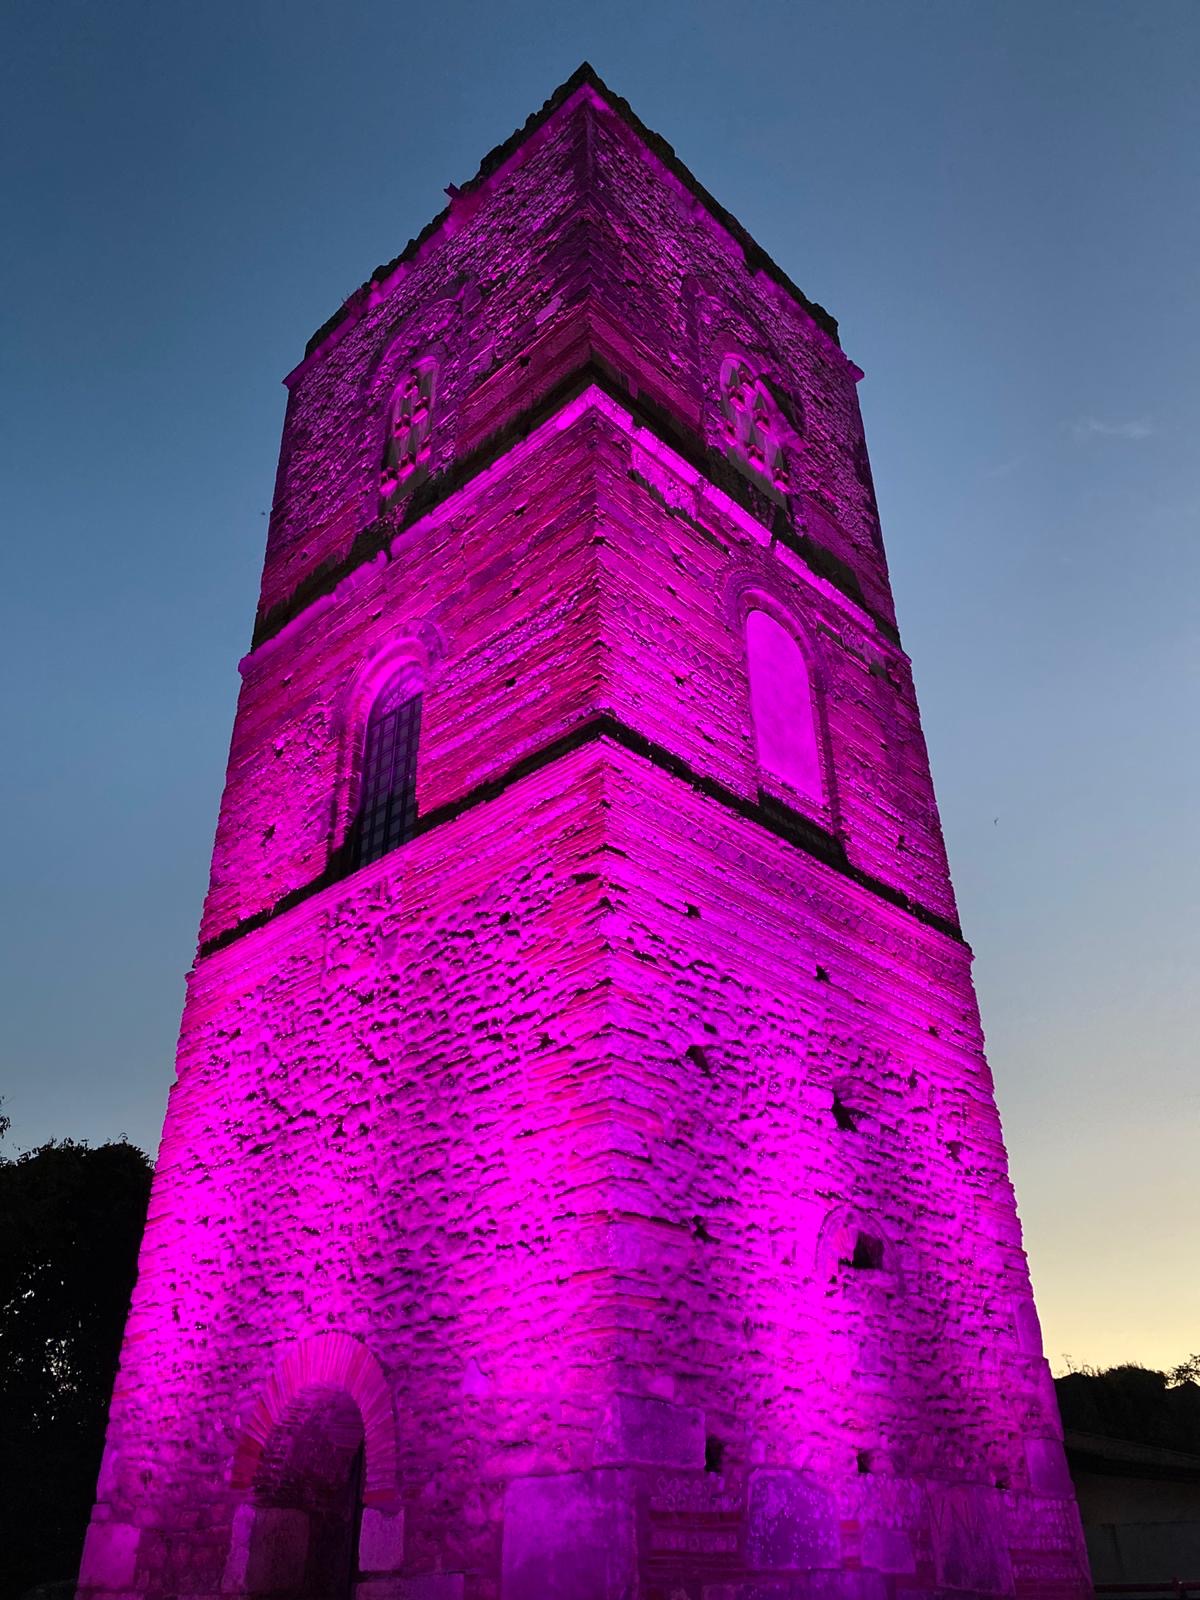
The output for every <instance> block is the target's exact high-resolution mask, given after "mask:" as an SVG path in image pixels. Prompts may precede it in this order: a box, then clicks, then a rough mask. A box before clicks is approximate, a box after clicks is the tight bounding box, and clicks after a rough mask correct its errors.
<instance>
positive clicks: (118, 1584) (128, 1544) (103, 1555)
mask: <svg viewBox="0 0 1200 1600" xmlns="http://www.w3.org/2000/svg"><path fill="white" fill-rule="evenodd" d="M140 1539H141V1529H140V1528H135V1527H134V1526H133V1524H132V1523H129V1522H93V1523H91V1524H90V1525H89V1527H88V1531H87V1537H86V1539H85V1540H84V1544H83V1560H82V1561H81V1562H80V1566H79V1583H80V1587H81V1588H84V1587H86V1588H89V1589H131V1588H132V1587H133V1580H134V1573H135V1572H136V1570H137V1553H138V1543H139V1541H140Z"/></svg>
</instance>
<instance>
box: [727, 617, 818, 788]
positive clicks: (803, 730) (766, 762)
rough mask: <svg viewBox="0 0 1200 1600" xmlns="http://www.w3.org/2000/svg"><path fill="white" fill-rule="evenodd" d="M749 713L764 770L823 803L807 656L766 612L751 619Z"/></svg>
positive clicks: (748, 630) (748, 639)
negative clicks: (805, 656) (752, 720)
mask: <svg viewBox="0 0 1200 1600" xmlns="http://www.w3.org/2000/svg"><path fill="white" fill-rule="evenodd" d="M746 655H747V658H748V661H749V668H750V711H751V715H752V717H753V719H754V738H755V743H756V746H757V749H758V764H759V767H760V768H761V770H762V772H763V773H764V774H765V775H766V776H767V777H769V778H774V779H776V780H778V781H779V782H780V783H782V784H783V785H784V786H785V787H786V788H788V789H791V790H793V791H795V792H796V793H797V794H800V795H802V796H804V798H805V799H808V800H814V801H816V802H818V803H820V802H821V801H822V800H823V799H824V789H823V785H822V781H821V749H820V738H819V735H818V728H817V715H816V708H815V706H814V704H813V692H812V684H811V683H810V681H809V672H808V663H807V662H806V661H805V659H804V652H803V651H802V650H801V649H800V646H799V645H798V644H797V643H796V641H795V639H793V637H792V635H791V634H790V633H789V632H788V631H787V629H786V628H784V627H782V626H781V625H780V624H779V623H778V622H776V621H775V618H774V617H771V616H768V615H767V613H766V612H765V611H751V613H750V615H749V616H748V617H747V618H746Z"/></svg>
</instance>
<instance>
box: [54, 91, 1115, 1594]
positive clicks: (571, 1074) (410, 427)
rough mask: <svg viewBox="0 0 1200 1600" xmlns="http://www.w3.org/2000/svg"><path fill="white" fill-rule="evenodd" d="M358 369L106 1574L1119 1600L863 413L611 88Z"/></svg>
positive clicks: (230, 887) (186, 1093)
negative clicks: (1033, 1249) (1001, 1112)
mask: <svg viewBox="0 0 1200 1600" xmlns="http://www.w3.org/2000/svg"><path fill="white" fill-rule="evenodd" d="M450 192H451V194H452V199H451V201H450V204H449V206H448V207H447V208H446V210H445V211H443V212H442V214H441V215H440V216H439V217H438V218H436V220H435V221H434V222H432V223H431V224H430V225H429V226H428V227H427V228H426V229H425V230H424V231H423V232H422V233H421V234H420V236H419V237H418V238H417V239H415V240H414V241H413V242H412V243H411V244H410V245H409V246H408V247H407V249H406V250H405V251H404V252H403V254H401V255H400V256H399V257H397V259H396V260H395V261H393V262H391V263H390V264H389V265H388V266H386V267H381V268H380V269H379V270H378V271H377V272H376V273H375V274H374V276H373V277H372V278H371V280H370V281H369V282H368V283H367V284H366V285H364V287H363V288H362V289H361V290H359V291H358V292H357V293H356V294H355V295H354V296H352V298H351V299H350V300H349V301H347V303H346V304H345V305H344V306H343V307H342V308H341V310H340V311H339V312H338V313H337V315H336V316H334V317H333V318H332V319H331V320H330V321H329V322H328V323H327V324H326V325H325V326H324V327H323V328H322V329H321V330H320V331H319V333H318V334H317V335H316V336H315V338H314V339H313V340H312V341H311V342H310V344H309V347H308V350H307V352H306V354H305V357H304V359H303V361H302V362H301V363H300V365H299V366H298V367H297V368H296V370H295V371H294V372H293V373H292V374H291V376H290V377H289V378H288V380H287V386H288V407H287V418H286V422H285V426H284V436H283V450H282V455H281V459H280V465H279V476H278V486H277V493H276V497H275V504H274V510H273V513H272V518H271V524H270V535H269V540H268V545H267V554H266V562H265V566H264V571H263V579H262V593H261V599H260V603H259V609H258V615H257V621H256V625H255V629H254V637H253V642H252V645H251V648H250V651H249V654H248V655H247V656H246V658H245V660H244V661H243V662H242V664H241V672H242V690H241V697H240V701H239V705H238V712H237V721H236V725H235V728H234V733H233V744H232V752H231V755H230V761H229V771H228V779H227V783H226V788H225V795H224V800H223V803H222V806H221V814H220V822H219V825H218V829H217V838H216V847H215V850H214V855H213V868H212V882H211V888H210V890H209V894H208V899H207V903H206V906H205V910H204V918H203V926H202V929H201V939H200V947H199V953H198V958H197V961H196V964H195V968H194V970H193V972H192V974H191V978H190V984H189V991H188V999H187V1006H186V1010H185V1014H184V1019H183V1028H182V1033H181V1038H180V1045H179V1058H178V1076H177V1081H176V1082H175V1085H174V1087H173V1089H172V1092H171V1098H170V1106H169V1110H168V1113H167V1119H166V1127H165V1132H164V1135H163V1142H162V1149H161V1154H160V1158H159V1166H158V1172H157V1177H156V1181H155V1188H154V1198H153V1201H152V1204H151V1210H150V1219H149V1224H148V1227H147V1231H146V1237H145V1243H144V1246H143V1250H142V1258H141V1268H140V1275H139V1279H138V1285H137V1290H136V1293H135V1295H134V1300H133V1306H132V1309H131V1312H130V1316H129V1324H128V1330H127V1334H126V1340H125V1347H124V1355H123V1359H122V1365H121V1372H120V1376H119V1379H118V1381H117V1386H116V1392H115V1394H114V1397H113V1404H112V1412H111V1421H110V1425H109V1434H108V1446H107V1451H106V1455H105V1460H104V1466H103V1470H102V1472H101V1477H100V1483H99V1489H98V1502H97V1506H96V1510H95V1514H94V1519H93V1523H92V1526H91V1528H90V1531H89V1535H88V1542H87V1547H86V1552H85V1556H84V1562H83V1569H82V1574H81V1580H80V1581H81V1589H82V1592H83V1594H85V1595H87V1596H96V1597H97V1600H99V1597H101V1596H104V1597H106V1600H111V1597H113V1596H116V1595H120V1596H122V1597H124V1600H128V1597H129V1596H131V1595H145V1596H152V1597H166V1596H192V1597H201V1596H203V1597H212V1600H215V1597H217V1596H218V1595H232V1596H241V1595H254V1596H257V1595H263V1596H266V1595H270V1596H273V1597H280V1600H287V1597H296V1600H328V1597H331V1596H335V1595H337V1596H350V1595H352V1594H355V1595H357V1597H358V1600H617V1597H622V1600H634V1597H639V1600H785V1597H792V1596H814V1597H820V1600H885V1597H888V1600H894V1597H895V1596H896V1595H899V1594H901V1593H902V1592H909V1591H911V1592H912V1594H913V1595H914V1596H929V1595H933V1594H934V1593H937V1594H938V1595H946V1594H949V1593H951V1592H953V1593H956V1594H964V1595H972V1594H978V1595H1011V1594H1016V1595H1029V1596H1034V1595H1037V1596H1055V1597H1060V1600H1068V1597H1072V1596H1077V1595H1083V1594H1084V1593H1086V1592H1087V1579H1086V1570H1085V1566H1084V1561H1083V1557H1082V1553H1081V1551H1082V1546H1081V1540H1080V1535H1079V1528H1078V1522H1077V1518H1076V1512H1075V1506H1074V1502H1073V1499H1072V1495H1071V1486H1070V1482H1069V1480H1068V1478H1067V1475H1066V1470H1065V1465H1064V1459H1063V1453H1062V1448H1061V1444H1060V1435H1059V1424H1058V1419H1057V1413H1056V1408H1055V1401H1054V1394H1053V1389H1052V1386H1051V1382H1050V1376H1049V1372H1048V1368H1047V1365H1046V1362H1045V1361H1044V1360H1043V1358H1042V1352H1041V1345H1040V1338H1039V1333H1038V1324H1037V1317H1036V1314H1035V1311H1034V1307H1033V1303H1032V1300H1031V1298H1030V1289H1029V1279H1028V1274H1027V1270H1026V1263H1025V1258H1024V1255H1023V1253H1022V1250H1021V1240H1020V1229H1019V1225H1018V1221H1017V1216H1016V1211H1015V1208H1014V1202H1013V1195H1012V1190H1011V1188H1010V1185H1009V1181H1008V1177H1007V1172H1006V1161H1005V1152H1004V1147H1003V1144H1002V1142H1001V1135H1000V1126H999V1122H998V1120H997V1114H996V1108H995V1104H994V1101H993V1096H992V1085H991V1080H990V1078H989V1075H988V1069H987V1066H986V1063H985V1060H984V1055H983V1043H982V1038H981V1034H980V1028H979V1020H978V1016H977V1012H976V1005H975V998H974V994H973V991H972V984H971V971H970V952H969V950H968V948H967V946H966V945H965V943H964V942H963V938H962V935H961V933H960V931H959V927H958V922H957V919H956V915H955V907H954V899H953V895H952V892H951V887H950V879H949V875H948V872H947V867H946V860H945V856H944V853H943V846H942V838H941V833H940V830H939V826H938V817H937V811H936V808H935V804H934V798H933V790H932V788H931V785H930V776H929V769H928V765H927V760H926V754H925V747H924V744H923V741H922V737H921V727H920V721H919V718H918V713H917V705H916V700H915V697H914V693H913V685H912V679H911V676H910V671H909V663H908V659H907V657H906V656H905V654H904V652H903V650H902V649H901V647H900V643H899V637H898V634H897V631H896V624H895V617H894V613H893V609H892V598H891V593H890V590H889V585H888V576H887V568H886V563H885V559H884V553H883V547H882V544H881V542H880V535H879V525H878V521H877V517H876V507H875V499H874V495H873V492H872V487H871V474H870V469H869V466H868V462H867V454H866V449H865V446H864V442H863V431H862V424H861V421H860V417H859V410H858V405H857V400H856V389H855V386H856V382H857V380H858V379H859V377H860V376H861V374H860V372H859V371H858V369H857V368H856V367H855V366H854V365H853V363H852V362H851V361H849V360H848V359H847V357H846V356H845V355H844V354H843V352H842V349H841V346H840V344H839V342H838V337H837V327H836V324H835V323H834V321H833V319H832V318H831V317H830V316H829V315H828V314H827V313H826V312H825V311H823V310H822V309H821V307H819V306H817V305H814V304H812V303H811V302H810V301H808V300H807V299H806V298H805V297H804V295H802V294H801V293H800V291H799V290H798V289H797V288H796V287H795V285H794V284H793V283H792V282H791V281H790V279H789V278H788V277H786V276H785V274H784V273H783V272H782V271H781V270H780V269H779V268H778V267H777V266H776V265H775V264H774V263H773V262H772V261H771V260H770V259H769V258H768V257H767V256H766V255H765V254H764V253H763V252H762V250H760V249H759V248H758V246H757V245H756V244H755V243H754V241H753V240H752V239H751V238H749V237H748V235H747V234H746V233H745V232H744V230H743V229H742V228H741V227H740V226H739V224H738V223H737V222H736V221H735V220H734V218H733V217H731V216H730V215H729V213H728V212H726V211H725V210H723V209H722V207H721V206H720V205H719V204H718V203H717V202H716V201H715V200H714V199H713V198H712V196H711V195H709V194H708V193H707V192H706V191H705V190H704V189H703V188H702V187H701V186H700V185H699V184H698V183H697V181H696V180H695V178H693V176H692V175H691V173H689V172H688V171H687V169H686V168H685V167H683V166H682V164H681V163H680V162H679V161H678V159H677V158H676V157H675V155H674V153H673V151H672V150H671V149H670V147H669V146H667V145H666V144H665V143H663V141H662V140H661V139H659V138H657V137H656V136H655V135H653V134H652V133H650V132H649V131H648V130H647V129H646V128H644V127H643V126H642V124H641V123H640V122H639V121H638V119H637V118H636V116H634V114H633V113H632V111H631V110H630V108H629V107H628V106H627V105H626V104H624V103H623V102H622V101H621V100H620V99H619V98H617V97H616V96H615V95H614V94H612V93H611V91H610V90H608V89H607V88H606V87H605V85H604V84H603V83H601V82H600V81H599V80H598V79H597V78H596V76H595V74H594V73H592V72H591V71H590V69H588V68H586V67H585V68H583V69H581V70H580V71H579V72H578V73H576V75H575V76H574V77H573V78H572V79H571V80H570V81H569V82H568V83H566V84H564V85H563V87H562V88H561V89H560V90H559V91H558V92H557V93H556V94H555V95H554V96H553V98H552V99H551V100H550V101H549V102H548V103H547V104H546V106H544V107H543V109H542V110H541V111H540V112H538V113H537V114H536V115H535V116H534V117H532V118H531V119H530V121H529V122H528V123H527V124H526V126H525V127H524V128H523V129H522V130H521V131H520V132H519V133H517V134H516V135H514V137H512V138H511V139H510V140H509V141H508V142H507V143H506V144H504V145H501V146H500V147H499V148H498V149H496V150H495V151H493V152H492V154H491V155H489V156H488V157H487V158H486V159H485V161H484V163H483V165H482V167H481V169H480V171H479V173H478V175H477V176H476V177H475V178H474V179H472V181H471V182H470V183H468V184H466V185H465V186H464V187H463V188H462V189H458V190H451V191H450Z"/></svg>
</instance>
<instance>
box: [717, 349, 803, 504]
mask: <svg viewBox="0 0 1200 1600" xmlns="http://www.w3.org/2000/svg"><path fill="white" fill-rule="evenodd" d="M721 411H722V415H723V418H724V425H725V434H726V437H727V439H728V441H729V444H730V446H731V448H732V449H733V451H734V453H735V454H736V455H738V456H740V457H741V459H742V461H743V462H744V464H745V465H746V466H748V467H749V468H750V469H751V470H752V471H753V472H756V473H757V474H758V475H759V476H760V477H763V478H766V480H767V481H768V483H771V484H773V485H774V486H775V488H777V489H782V490H785V491H786V490H788V489H790V488H791V477H790V474H789V472H788V464H787V454H786V451H785V448H784V446H785V441H786V437H787V430H786V428H785V425H784V421H783V418H782V417H781V415H780V412H779V407H778V405H777V404H776V402H775V400H774V398H773V396H772V394H771V391H770V389H769V388H768V387H767V384H766V381H765V380H764V379H763V378H761V377H759V376H758V375H757V374H756V373H755V372H754V371H753V369H752V368H751V367H750V364H749V363H748V362H747V361H745V360H743V359H742V357H741V356H727V357H726V358H725V361H724V363H723V364H722V367H721Z"/></svg>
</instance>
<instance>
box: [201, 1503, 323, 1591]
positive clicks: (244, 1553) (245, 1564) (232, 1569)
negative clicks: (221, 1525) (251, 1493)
mask: <svg viewBox="0 0 1200 1600" xmlns="http://www.w3.org/2000/svg"><path fill="white" fill-rule="evenodd" d="M307 1556H308V1518H307V1517H306V1516H305V1514H304V1512H303V1511H289V1510H282V1509H280V1508H277V1507H274V1506H253V1505H246V1506H239V1507H238V1509H237V1511H236V1513H235V1514H234V1519H233V1534H232V1537H231V1538H230V1541H229V1558H228V1560H227V1561H226V1563H225V1576H224V1578H223V1579H222V1581H221V1587H222V1589H223V1590H224V1591H225V1592H226V1593H227V1594H252V1595H253V1594H271V1593H273V1592H274V1591H275V1590H278V1589H295V1588H297V1587H299V1585H300V1583H301V1581H302V1579H303V1577H304V1563H305V1560H306V1558H307Z"/></svg>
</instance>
